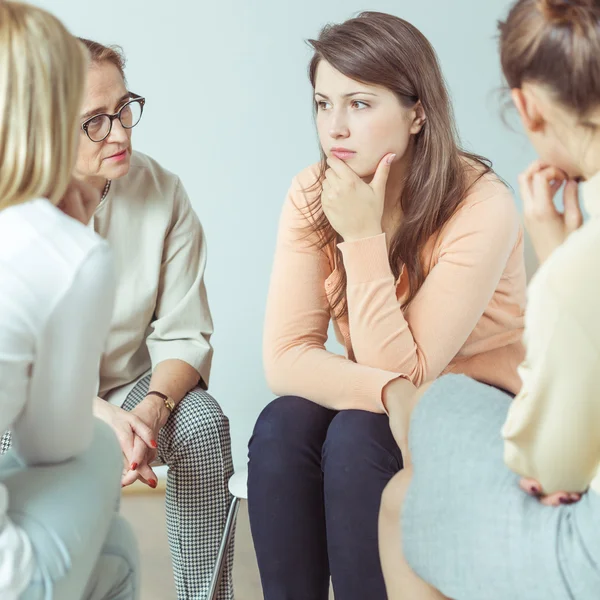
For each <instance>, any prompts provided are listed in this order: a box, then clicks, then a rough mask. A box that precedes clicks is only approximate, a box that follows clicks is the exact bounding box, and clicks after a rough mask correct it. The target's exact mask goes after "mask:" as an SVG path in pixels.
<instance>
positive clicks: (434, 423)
mask: <svg viewBox="0 0 600 600" xmlns="http://www.w3.org/2000/svg"><path fill="white" fill-rule="evenodd" d="M509 405H510V398H509V397H508V396H507V395H506V394H504V393H503V392H501V391H499V390H496V389H494V388H491V387H489V386H486V385H484V384H481V383H478V382H476V381H473V380H471V379H469V378H467V377H464V376H448V377H443V378H441V379H440V380H438V381H437V382H436V383H435V384H434V385H432V386H431V388H430V390H429V391H428V392H427V393H426V394H425V396H424V397H423V398H422V399H421V402H420V403H419V405H418V406H417V408H416V409H415V412H414V413H413V418H412V420H411V428H410V436H409V438H410V439H409V441H410V448H411V453H412V460H413V468H414V476H413V479H412V482H411V484H410V487H409V490H408V493H407V496H406V499H405V502H404V507H403V511H402V519H401V521H402V540H403V547H404V553H405V556H406V559H407V561H408V563H409V564H410V565H411V567H412V568H413V570H414V571H415V572H416V573H417V574H418V575H419V576H420V577H422V578H423V579H424V580H425V581H427V582H428V583H430V584H431V585H433V586H434V587H436V588H437V589H439V590H440V591H441V592H442V593H443V594H445V595H446V596H448V597H451V598H456V599H457V600H479V599H480V598H484V597H485V598H486V599H488V600H505V599H506V598H517V597H518V598H523V599H524V600H542V599H544V600H567V599H571V598H580V597H581V598H583V597H584V596H573V595H571V587H572V585H571V583H569V582H568V581H566V580H565V578H564V570H565V566H566V565H567V564H570V563H571V559H568V558H567V559H566V562H562V561H561V560H559V555H558V552H557V549H558V548H559V547H560V545H561V543H563V542H564V541H565V540H567V539H569V538H570V537H571V535H572V528H571V533H569V534H568V535H567V537H566V538H565V533H566V531H567V529H565V524H566V523H567V522H569V521H570V520H571V517H570V516H569V515H572V514H573V512H574V511H575V510H577V506H574V507H546V506H543V505H541V504H540V503H539V502H538V501H537V500H536V499H534V498H531V497H530V496H528V495H526V494H525V493H524V492H522V491H521V490H520V489H519V487H518V481H519V477H518V476H517V475H516V474H514V473H513V472H511V471H510V470H509V469H508V468H507V467H506V466H505V464H504V461H503V448H504V446H503V440H502V437H501V428H502V424H503V423H504V421H505V419H506V415H507V412H508V407H509ZM432 524H435V525H434V526H432ZM561 540H562V542H561Z"/></svg>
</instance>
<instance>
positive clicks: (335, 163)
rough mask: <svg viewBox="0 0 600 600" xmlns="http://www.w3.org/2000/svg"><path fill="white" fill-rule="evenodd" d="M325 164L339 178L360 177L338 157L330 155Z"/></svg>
mask: <svg viewBox="0 0 600 600" xmlns="http://www.w3.org/2000/svg"><path fill="white" fill-rule="evenodd" d="M327 164H328V165H329V166H330V168H331V170H332V171H333V172H334V173H335V174H336V175H337V176H338V177H339V178H340V179H360V177H359V176H358V175H357V174H356V173H355V172H354V171H353V170H352V169H351V168H350V167H349V166H348V165H347V164H346V163H345V162H344V161H343V160H341V159H340V158H338V157H337V156H330V157H329V158H328V159H327Z"/></svg>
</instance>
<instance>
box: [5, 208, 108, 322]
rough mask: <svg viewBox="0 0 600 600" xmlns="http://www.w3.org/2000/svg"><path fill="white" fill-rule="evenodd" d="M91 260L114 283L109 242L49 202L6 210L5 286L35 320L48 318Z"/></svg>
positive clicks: (98, 274) (101, 278)
mask: <svg viewBox="0 0 600 600" xmlns="http://www.w3.org/2000/svg"><path fill="white" fill-rule="evenodd" d="M89 262H93V264H94V267H95V270H96V278H97V280H98V281H99V282H103V281H104V280H105V278H106V281H110V278H111V277H112V256H111V252H110V249H109V246H108V244H107V243H106V242H105V241H104V240H103V239H102V238H100V237H99V236H98V235H96V234H95V233H94V232H93V231H92V230H91V228H88V227H86V226H84V225H82V224H81V223H79V222H78V221H75V220H74V219H71V218H70V217H68V216H67V215H65V214H64V213H63V212H62V211H60V210H58V209H57V208H56V207H54V206H53V205H52V204H51V203H50V202H48V201H47V200H45V199H39V200H33V201H31V202H27V203H25V204H22V205H19V206H14V207H11V208H8V209H5V210H3V211H2V212H0V279H1V281H2V286H3V289H4V290H10V294H9V295H10V296H12V297H13V298H15V299H18V304H19V306H18V309H19V310H20V311H21V312H23V311H24V312H27V313H28V314H29V316H30V318H31V319H32V320H33V321H36V322H41V321H43V318H44V315H47V314H49V313H50V312H51V310H52V308H53V307H54V305H55V304H56V302H58V301H59V300H60V298H62V297H63V296H64V294H65V293H67V292H68V290H69V289H70V287H71V285H72V283H73V281H74V279H75V277H76V276H77V274H78V273H79V272H80V271H81V269H82V268H83V267H84V266H85V265H86V264H88V263H89Z"/></svg>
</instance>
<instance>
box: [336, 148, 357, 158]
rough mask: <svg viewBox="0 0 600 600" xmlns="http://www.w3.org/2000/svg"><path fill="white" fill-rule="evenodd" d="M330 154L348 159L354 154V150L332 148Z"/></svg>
mask: <svg viewBox="0 0 600 600" xmlns="http://www.w3.org/2000/svg"><path fill="white" fill-rule="evenodd" d="M331 154H333V156H336V157H337V158H339V159H340V160H348V159H349V158H352V157H353V156H355V155H356V152H354V150H349V149H348V148H332V149H331Z"/></svg>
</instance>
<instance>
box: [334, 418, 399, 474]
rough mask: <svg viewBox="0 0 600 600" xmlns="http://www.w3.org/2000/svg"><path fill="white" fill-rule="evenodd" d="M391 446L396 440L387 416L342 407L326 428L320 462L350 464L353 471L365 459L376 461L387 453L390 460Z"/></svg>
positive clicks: (393, 445)
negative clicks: (327, 428) (321, 460)
mask: <svg viewBox="0 0 600 600" xmlns="http://www.w3.org/2000/svg"><path fill="white" fill-rule="evenodd" d="M392 447H395V442H394V440H393V437H392V434H391V431H390V427H389V419H388V417H387V416H386V415H380V414H375V413H371V412H367V411H364V410H344V411H341V412H339V413H338V414H337V415H336V417H335V418H334V419H333V421H332V422H331V425H330V426H329V430H328V431H327V439H326V440H325V444H324V446H323V465H324V468H335V469H338V470H339V469H342V470H346V468H347V467H351V468H352V470H353V471H355V470H356V469H357V468H360V465H361V464H364V463H365V462H373V461H374V462H378V461H379V460H381V457H382V456H388V457H389V458H390V461H391V460H392V457H391V455H390V454H389V452H388V450H389V448H392ZM371 459H373V461H372V460H371ZM399 468H400V466H398V469H399Z"/></svg>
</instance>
